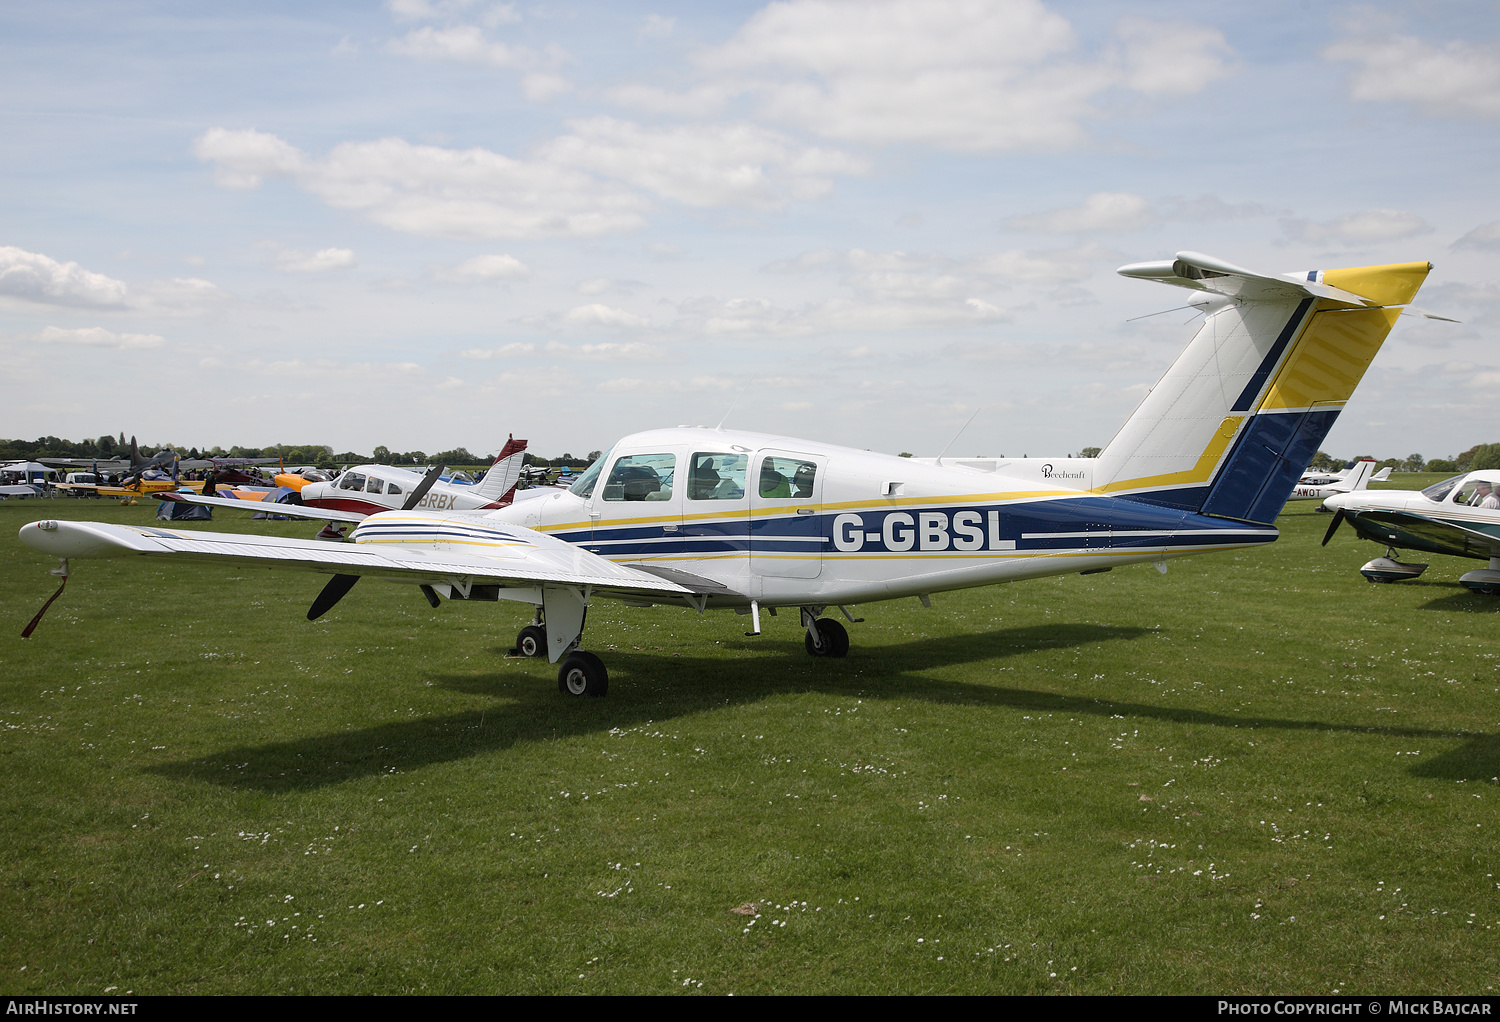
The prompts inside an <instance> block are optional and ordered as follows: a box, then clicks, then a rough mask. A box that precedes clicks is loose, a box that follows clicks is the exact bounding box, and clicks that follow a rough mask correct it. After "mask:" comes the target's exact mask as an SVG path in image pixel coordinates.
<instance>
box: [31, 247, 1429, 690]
mask: <svg viewBox="0 0 1500 1022" xmlns="http://www.w3.org/2000/svg"><path fill="white" fill-rule="evenodd" d="M1431 268H1432V267H1431V264H1430V263H1425V262H1418V263H1403V264H1398V265H1390V266H1367V267H1357V268H1353V269H1343V270H1326V271H1313V272H1308V273H1296V274H1288V275H1286V276H1267V275H1265V274H1260V273H1255V272H1252V271H1250V270H1246V269H1243V268H1241V267H1237V266H1233V265H1231V264H1229V263H1225V262H1223V261H1222V260H1218V259H1214V258H1212V257H1209V256H1204V255H1199V254H1197V253H1192V252H1181V253H1178V255H1177V258H1175V259H1167V260H1162V261H1160V262H1150V263H1135V264H1132V265H1129V266H1125V267H1122V268H1121V269H1120V271H1119V272H1120V273H1122V274H1123V275H1125V276H1127V277H1134V278H1137V279H1142V280H1151V281H1156V282H1158V283H1163V284H1170V285H1173V286H1176V287H1183V288H1188V289H1191V290H1194V291H1198V292H1202V294H1201V295H1200V296H1198V297H1197V298H1196V299H1195V300H1194V304H1195V306H1197V307H1199V308H1200V309H1201V310H1202V312H1203V314H1204V322H1203V324H1202V326H1201V327H1200V328H1199V329H1198V331H1197V332H1196V334H1195V335H1194V336H1193V338H1192V340H1191V341H1189V343H1188V345H1187V347H1186V348H1185V349H1184V350H1183V352H1182V353H1181V354H1180V355H1178V357H1177V359H1176V361H1174V362H1173V363H1172V365H1171V367H1170V368H1168V369H1167V371H1166V374H1165V375H1164V376H1163V377H1162V378H1161V380H1160V381H1158V383H1157V385H1156V386H1155V387H1154V388H1153V389H1152V390H1151V391H1150V393H1149V394H1148V395H1147V397H1146V398H1145V399H1144V400H1143V401H1142V402H1141V404H1140V406H1139V407H1138V408H1137V409H1136V411H1135V412H1134V413H1133V414H1132V415H1131V417H1130V418H1129V420H1128V421H1127V422H1126V423H1125V425H1124V427H1123V428H1122V429H1121V430H1120V431H1119V432H1118V433H1117V434H1116V435H1115V437H1114V438H1113V439H1112V440H1111V441H1110V443H1109V446H1107V447H1106V448H1104V450H1103V451H1102V452H1101V453H1100V455H1099V457H1097V458H1078V459H1071V458H1055V459H1042V458H1030V459H948V460H944V459H943V458H941V457H939V458H937V459H933V460H930V461H926V460H917V459H908V458H898V457H894V456H890V455H883V454H874V453H870V452H868V451H861V450H853V449H850V448H845V447H835V446H832V445H829V444H821V443H815V442H810V441H806V440H798V439H793V438H790V437H782V436H771V435H767V434H761V433H749V432H742V431H727V430H721V429H710V428H678V429H667V430H658V431H653V432H647V433H637V434H635V435H634V436H629V437H626V438H625V439H623V440H621V441H620V442H619V443H617V444H616V445H615V446H614V448H612V449H611V450H610V451H609V452H607V453H606V454H605V455H604V456H603V457H601V458H599V459H598V460H596V461H595V462H594V463H593V465H592V466H590V468H589V469H588V470H587V471H586V472H584V473H583V474H582V476H580V477H579V479H578V480H577V482H575V483H574V484H573V486H572V487H571V489H569V490H567V491H556V490H542V491H541V494H542V496H541V497H539V498H538V499H535V500H527V501H523V502H519V503H515V504H512V505H510V506H509V507H503V508H499V509H497V510H492V511H472V512H463V511H457V510H449V511H443V512H436V511H421V510H417V508H416V502H417V500H418V499H419V498H420V496H421V489H422V488H421V486H419V487H418V489H417V490H416V491H412V492H411V493H410V494H408V495H406V499H405V502H404V503H403V510H399V511H385V512H383V513H379V514H373V515H371V516H370V517H368V518H366V519H364V520H363V521H362V522H361V523H360V524H359V525H358V527H357V528H355V529H354V531H353V533H352V535H351V537H350V539H351V540H352V542H350V543H339V544H330V543H318V542H314V541H311V540H296V539H283V538H276V537H266V536H246V535H237V534H226V533H214V532H177V531H173V530H169V529H156V528H145V527H132V526H124V525H112V524H105V523H98V522H65V521H39V522H32V523H31V524H29V525H26V526H24V527H23V528H22V529H21V533H20V535H21V540H22V542H24V543H25V544H26V545H27V546H30V547H32V548H33V549H35V550H38V551H41V552H43V553H47V554H51V555H53V556H55V557H59V558H62V559H63V563H62V564H61V565H59V568H58V569H56V572H57V573H59V574H61V575H63V577H64V579H66V572H67V570H68V569H67V560H68V559H69V558H81V557H108V556H129V555H136V556H146V557H167V558H170V559H173V560H180V561H205V562H209V563H226V562H227V563H245V564H257V565H263V566H266V567H286V568H296V569H301V570H304V571H310V572H321V573H323V574H331V575H333V578H332V579H331V580H329V582H328V583H327V585H326V586H325V587H324V588H323V591H322V592H321V593H320V594H319V595H318V597H317V598H316V599H315V600H314V601H313V605H312V607H311V609H310V610H309V611H308V617H309V618H317V617H319V616H320V615H322V614H323V613H324V612H326V611H327V610H328V609H329V608H330V607H332V606H333V605H334V604H335V603H337V602H338V601H339V600H340V599H341V598H342V597H343V596H344V594H345V593H347V592H348V591H349V590H350V588H352V587H353V586H354V584H355V583H357V582H358V581H359V579H360V578H362V577H364V576H366V575H371V576H375V577H378V578H382V579H385V580H387V581H392V582H402V583H407V584H411V585H415V586H418V587H420V588H421V589H422V591H423V592H424V594H425V595H426V596H427V598H428V600H429V602H432V603H434V604H436V603H437V602H438V598H439V596H442V597H446V598H448V599H456V600H500V599H505V600H514V601H519V602H521V603H524V604H529V605H531V606H533V607H534V608H535V609H536V614H535V617H534V618H533V622H532V624H530V625H528V626H527V627H526V628H524V629H523V630H522V631H521V633H520V635H519V636H518V637H517V647H518V649H519V650H520V651H521V652H523V653H526V654H528V655H539V654H541V653H545V654H546V655H547V658H548V659H549V660H550V661H552V662H554V663H556V662H558V661H561V663H560V665H559V670H558V687H559V689H560V690H561V691H563V692H565V693H569V694H573V695H603V694H604V693H605V692H606V691H607V689H608V685H609V674H608V671H607V670H606V668H605V666H604V664H603V663H602V662H601V661H600V660H599V658H598V657H597V656H595V655H594V654H593V653H590V652H586V651H584V650H582V649H581V648H580V647H581V644H582V641H583V633H584V621H585V617H586V614H587V610H588V607H589V606H590V605H591V603H592V602H593V601H595V600H598V599H617V600H621V601H623V602H626V603H629V604H634V605H649V604H668V605H677V606H684V605H685V606H688V607H691V608H693V609H695V610H697V611H699V612H700V613H701V612H703V611H706V610H718V609H727V610H733V611H735V612H736V613H739V614H746V615H749V616H750V618H751V621H752V624H753V627H752V630H751V632H750V633H749V634H752V635H758V634H760V611H761V610H762V609H769V610H770V611H771V613H772V614H773V615H774V614H775V611H776V608H778V607H784V608H788V609H791V608H796V609H797V610H798V612H799V617H800V622H801V627H802V629H803V630H804V632H805V639H804V644H805V647H806V649H807V652H808V653H810V654H812V655H813V656H820V657H821V656H834V657H837V656H843V655H844V654H845V653H846V652H847V651H848V648H849V636H848V633H847V632H846V631H845V629H844V628H843V626H842V625H840V624H839V623H838V622H837V621H835V620H833V619H832V618H829V617H824V616H823V614H824V611H825V610H827V609H829V608H831V607H837V608H838V609H839V610H841V611H842V612H843V613H844V615H845V616H846V617H848V618H849V619H850V620H851V621H857V620H858V619H856V618H854V617H853V615H852V614H850V612H849V610H848V607H849V606H851V605H855V604H862V603H869V602H875V601H879V600H889V599H894V598H898V597H917V598H918V599H920V600H921V601H922V602H923V603H924V604H928V605H930V601H929V596H930V594H932V593H935V592H942V591H944V590H950V589H962V588H968V587H973V586H983V585H992V584H995V583H999V582H1009V581H1016V580H1020V579H1026V578H1038V577H1042V576H1047V575H1060V574H1067V573H1073V572H1077V573H1080V574H1091V573H1094V572H1100V571H1109V570H1111V569H1112V568H1115V567H1117V566H1120V565H1126V564H1137V563H1155V564H1156V565H1157V567H1158V569H1159V570H1162V571H1165V570H1166V562H1167V561H1168V560H1169V559H1170V558H1174V557H1183V556H1188V555H1191V554H1199V553H1207V552H1209V551H1214V550H1236V549H1242V548H1245V547H1252V546H1258V545H1260V544H1263V543H1269V542H1271V541H1273V540H1274V539H1276V537H1277V531H1276V529H1275V527H1274V526H1273V525H1272V522H1274V521H1275V519H1276V516H1277V514H1278V513H1279V512H1280V511H1281V508H1282V505H1283V504H1285V503H1286V499H1287V496H1288V495H1289V494H1290V493H1291V491H1292V488H1293V487H1294V486H1295V484H1296V481H1297V479H1298V477H1299V476H1300V475H1301V473H1302V470H1303V468H1304V467H1305V466H1306V465H1307V463H1308V461H1309V460H1310V459H1311V458H1312V456H1313V453H1314V452H1315V451H1317V450H1318V447H1319V445H1320V444H1321V443H1322V441H1323V439H1324V437H1325V436H1326V435H1327V433H1328V430H1329V427H1330V426H1331V425H1332V424H1333V422H1334V420H1335V419H1336V418H1337V417H1338V414H1339V411H1340V409H1342V408H1343V406H1344V403H1345V401H1347V400H1348V398H1349V396H1350V394H1351V393H1352V392H1353V390H1354V388H1355V386H1356V385H1357V384H1358V382H1359V380H1360V379H1361V377H1362V376H1363V375H1364V371H1365V368H1366V367H1367V366H1368V365H1369V363H1370V360H1371V359H1372V358H1374V356H1375V353H1376V352H1377V351H1378V350H1379V348H1380V345H1381V343H1382V342H1383V341H1384V340H1385V337H1386V335H1387V333H1389V331H1390V329H1391V327H1392V325H1393V324H1394V323H1395V322H1396V318H1397V317H1398V316H1399V315H1400V314H1401V311H1402V310H1401V306H1404V305H1406V304H1407V303H1409V302H1410V301H1411V300H1412V298H1413V297H1414V296H1415V295H1416V293H1417V290H1418V288H1419V287H1420V286H1421V284H1422V282H1423V280H1425V279H1426V277H1427V274H1428V272H1429V271H1430V270H1431ZM367 475H368V473H367ZM433 479H435V474H433V473H429V478H428V480H424V485H431V480H433ZM302 510H303V511H304V512H309V511H312V510H314V509H311V508H303V509H302ZM64 584H66V582H64ZM58 592H59V593H60V592H61V588H59V590H58ZM53 598H54V599H55V598H56V594H54V597H53ZM49 603H50V601H49ZM45 610H46V608H45V607H43V611H45ZM38 618H40V614H39V615H38ZM34 626H35V619H34V620H33V623H32V625H31V626H29V628H30V627H34ZM29 628H28V630H29Z"/></svg>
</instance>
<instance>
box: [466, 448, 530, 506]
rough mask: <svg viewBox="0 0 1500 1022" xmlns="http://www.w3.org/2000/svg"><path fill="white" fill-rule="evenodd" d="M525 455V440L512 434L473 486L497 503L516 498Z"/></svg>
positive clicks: (475, 490)
mask: <svg viewBox="0 0 1500 1022" xmlns="http://www.w3.org/2000/svg"><path fill="white" fill-rule="evenodd" d="M525 456H526V441H525V440H517V439H516V438H515V435H514V434H512V435H511V436H510V437H508V438H506V441H505V446H504V447H502V448H500V454H499V456H498V457H496V458H495V463H494V464H493V465H491V466H490V470H489V471H488V472H486V473H485V474H484V478H483V479H481V480H479V482H478V484H477V485H476V486H475V487H474V492H475V493H477V494H479V495H480V496H481V497H488V498H489V499H490V500H492V501H494V502H496V503H497V504H509V503H510V502H511V501H513V500H515V498H516V483H517V482H518V481H519V480H520V478H521V468H522V462H523V461H524V460H525Z"/></svg>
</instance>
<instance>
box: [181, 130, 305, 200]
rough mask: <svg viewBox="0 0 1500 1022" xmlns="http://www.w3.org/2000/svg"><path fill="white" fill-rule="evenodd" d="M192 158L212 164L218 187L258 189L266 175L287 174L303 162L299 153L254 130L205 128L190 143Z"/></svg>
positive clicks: (273, 136) (302, 164)
mask: <svg viewBox="0 0 1500 1022" xmlns="http://www.w3.org/2000/svg"><path fill="white" fill-rule="evenodd" d="M193 155H194V156H196V157H198V158H199V159H200V160H208V161H210V162H212V163H213V164H214V183H215V184H217V185H219V186H220V187H221V188H258V187H260V183H261V181H263V180H264V179H265V178H266V177H267V176H268V175H272V176H274V175H291V174H296V173H298V172H299V171H301V170H302V169H303V167H304V164H305V162H306V157H305V156H304V155H303V153H302V151H301V150H299V149H297V148H296V147H295V146H293V145H290V144H289V143H287V142H284V141H282V140H281V139H279V138H277V137H276V136H275V135H271V134H268V133H267V132H264V131H256V130H255V129H254V128H246V129H242V130H239V131H231V130H229V129H228V128H209V129H208V130H207V131H205V132H204V133H203V134H202V135H200V136H198V138H197V140H196V141H195V142H194V143H193Z"/></svg>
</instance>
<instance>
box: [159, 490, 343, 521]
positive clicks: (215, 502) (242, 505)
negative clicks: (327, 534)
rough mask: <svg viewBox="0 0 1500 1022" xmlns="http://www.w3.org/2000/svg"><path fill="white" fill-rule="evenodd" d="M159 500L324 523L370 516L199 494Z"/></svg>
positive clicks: (170, 495)
mask: <svg viewBox="0 0 1500 1022" xmlns="http://www.w3.org/2000/svg"><path fill="white" fill-rule="evenodd" d="M152 496H153V497H155V498H156V499H157V500H169V501H172V502H173V503H176V504H202V505H204V506H205V507H222V508H228V509H229V510H230V511H249V512H252V513H255V514H262V515H284V516H285V517H287V518H307V519H311V520H313V521H323V522H362V521H364V520H365V519H366V518H368V517H370V516H369V515H362V514H360V513H358V512H357V511H337V510H335V509H333V508H327V507H308V506H307V505H305V504H263V503H261V502H260V501H258V500H232V499H231V498H229V497H204V496H201V495H200V494H197V493H175V492H162V493H154V494H152Z"/></svg>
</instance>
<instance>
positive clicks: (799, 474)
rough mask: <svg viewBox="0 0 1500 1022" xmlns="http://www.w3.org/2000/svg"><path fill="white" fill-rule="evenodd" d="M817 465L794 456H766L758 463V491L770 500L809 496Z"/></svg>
mask: <svg viewBox="0 0 1500 1022" xmlns="http://www.w3.org/2000/svg"><path fill="white" fill-rule="evenodd" d="M817 475H818V466H816V465H814V464H813V463H812V462H810V461H800V460H798V459H796V458H766V459H765V460H764V461H762V462H761V463H760V483H759V484H758V491H759V493H760V495H761V496H762V497H769V498H770V499H772V500H776V499H786V500H802V499H805V498H807V497H811V496H812V493H813V480H814V479H816V478H817Z"/></svg>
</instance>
